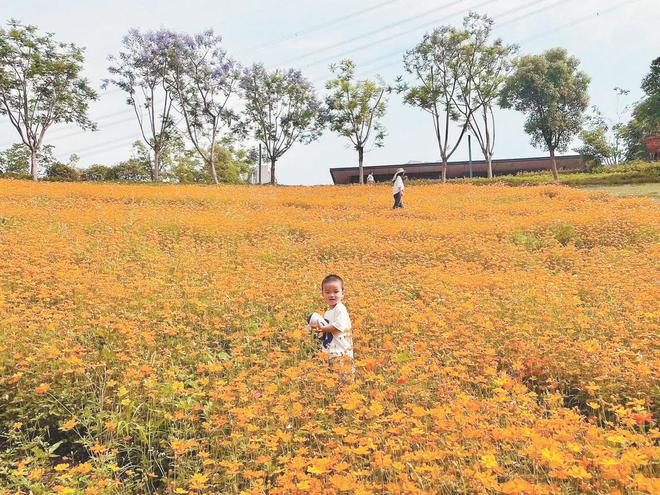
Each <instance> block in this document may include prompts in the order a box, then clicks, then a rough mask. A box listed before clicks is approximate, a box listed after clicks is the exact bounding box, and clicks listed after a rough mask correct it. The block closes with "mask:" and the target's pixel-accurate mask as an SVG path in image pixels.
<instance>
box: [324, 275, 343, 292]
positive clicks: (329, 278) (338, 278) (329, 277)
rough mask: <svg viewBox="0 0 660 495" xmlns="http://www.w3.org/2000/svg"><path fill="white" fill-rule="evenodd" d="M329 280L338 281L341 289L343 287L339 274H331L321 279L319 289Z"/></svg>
mask: <svg viewBox="0 0 660 495" xmlns="http://www.w3.org/2000/svg"><path fill="white" fill-rule="evenodd" d="M330 282H339V283H340V284H341V288H342V290H343V289H344V281H343V280H342V279H341V277H340V276H339V275H335V274H331V275H328V276H327V277H325V278H324V279H323V280H322V281H321V290H323V286H324V285H325V284H329V283H330Z"/></svg>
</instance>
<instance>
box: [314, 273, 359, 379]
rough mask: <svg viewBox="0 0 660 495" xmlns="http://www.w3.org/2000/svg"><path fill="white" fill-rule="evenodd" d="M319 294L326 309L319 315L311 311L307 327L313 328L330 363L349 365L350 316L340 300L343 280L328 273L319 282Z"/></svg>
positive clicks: (342, 295)
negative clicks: (323, 300)
mask: <svg viewBox="0 0 660 495" xmlns="http://www.w3.org/2000/svg"><path fill="white" fill-rule="evenodd" d="M321 295H322V296H323V299H325V302H326V303H327V304H328V310H327V311H326V312H325V313H324V314H323V316H321V315H320V314H318V313H312V314H311V315H309V317H308V318H307V323H308V325H307V326H308V328H309V329H310V330H312V329H313V330H315V331H316V332H317V334H318V336H319V339H320V340H321V350H322V351H323V352H325V353H326V354H329V355H330V356H329V357H330V362H331V363H332V364H338V365H340V366H343V365H349V364H350V365H351V367H352V362H353V336H352V333H351V318H350V317H349V316H348V310H347V309H346V306H344V303H342V300H343V299H344V281H343V280H342V279H341V277H340V276H338V275H328V276H327V277H325V278H324V279H323V281H322V282H321Z"/></svg>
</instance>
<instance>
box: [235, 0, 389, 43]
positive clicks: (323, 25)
mask: <svg viewBox="0 0 660 495" xmlns="http://www.w3.org/2000/svg"><path fill="white" fill-rule="evenodd" d="M398 1H400V0H388V1H386V2H381V3H378V4H376V5H372V6H371V7H366V8H364V9H361V10H357V11H355V12H352V13H350V14H346V15H343V16H340V17H335V18H334V19H331V20H329V21H325V22H321V23H319V24H315V25H314V26H310V27H308V28H305V29H301V30H300V31H296V32H294V33H291V34H288V35H286V36H283V37H282V38H278V39H275V40H272V41H268V42H265V43H261V44H259V45H255V46H252V47H250V48H246V49H245V50H239V51H238V52H236V53H238V54H240V53H246V52H251V51H255V50H259V49H261V48H264V47H266V46H269V47H270V46H274V45H279V44H281V43H284V42H285V41H289V40H292V39H295V38H299V37H302V36H305V35H306V34H309V33H312V32H314V31H318V30H320V29H323V28H327V27H330V26H334V25H335V24H339V23H341V22H344V21H346V20H348V19H351V18H353V17H358V16H360V15H362V14H366V13H367V12H371V11H373V10H376V9H379V8H381V7H384V6H385V5H389V4H391V3H395V2H398Z"/></svg>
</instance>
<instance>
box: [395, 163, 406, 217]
mask: <svg viewBox="0 0 660 495" xmlns="http://www.w3.org/2000/svg"><path fill="white" fill-rule="evenodd" d="M404 173H406V171H405V170H404V169H402V168H400V169H398V170H397V171H396V173H395V174H394V177H392V194H393V195H394V206H392V209H396V208H403V190H404V189H405V186H404V185H403V174H404Z"/></svg>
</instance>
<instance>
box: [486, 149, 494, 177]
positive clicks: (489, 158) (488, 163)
mask: <svg viewBox="0 0 660 495" xmlns="http://www.w3.org/2000/svg"><path fill="white" fill-rule="evenodd" d="M486 166H487V167H488V168H487V173H488V178H489V179H492V178H493V157H492V156H491V154H490V153H487V154H486Z"/></svg>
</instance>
